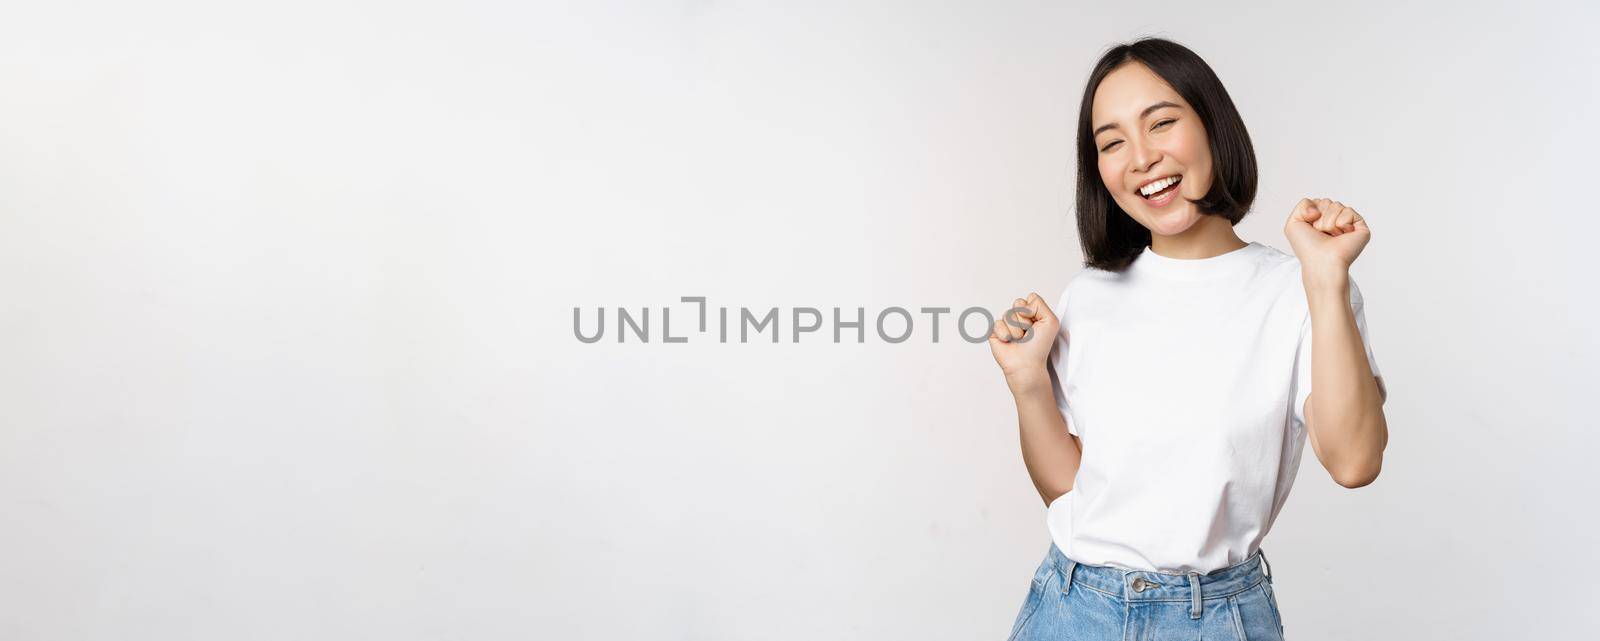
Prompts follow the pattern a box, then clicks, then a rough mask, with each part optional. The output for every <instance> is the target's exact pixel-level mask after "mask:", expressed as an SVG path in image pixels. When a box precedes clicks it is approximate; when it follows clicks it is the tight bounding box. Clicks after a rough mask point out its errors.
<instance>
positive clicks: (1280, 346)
mask: <svg viewBox="0 0 1600 641" xmlns="http://www.w3.org/2000/svg"><path fill="white" fill-rule="evenodd" d="M1350 303H1351V306H1352V309H1353V311H1354V313H1355V319H1356V326H1357V327H1358V328H1359V330H1360V333H1361V340H1362V342H1363V343H1364V344H1365V347H1366V352H1367V363H1368V364H1369V365H1370V366H1371V368H1372V373H1373V374H1374V375H1378V373H1379V372H1378V364H1377V361H1376V360H1375V359H1374V358H1373V355H1372V345H1371V343H1370V341H1368V339H1367V323H1366V317H1365V314H1364V312H1363V309H1362V300H1361V290H1360V289H1359V288H1357V287H1356V283H1355V280H1354V279H1351V281H1350ZM1054 311H1055V312H1056V313H1057V314H1058V316H1059V317H1060V319H1061V321H1062V322H1061V329H1062V332H1061V334H1059V335H1058V336H1057V337H1056V343H1055V346H1054V347H1053V348H1052V350H1051V353H1050V357H1049V370H1050V374H1051V382H1052V384H1053V386H1054V387H1055V397H1056V405H1057V406H1058V407H1059V408H1060V409H1061V414H1062V417H1063V418H1065V419H1066V421H1067V426H1068V430H1069V431H1070V432H1072V433H1073V434H1075V435H1077V436H1078V437H1079V438H1080V439H1081V440H1082V442H1083V460H1082V463H1081V465H1080V466H1079V468H1078V475H1077V477H1076V480H1075V482H1074V484H1073V489H1072V491H1070V492H1067V493H1066V494H1063V495H1062V496H1061V497H1059V498H1057V499H1056V500H1055V501H1053V502H1052V503H1051V504H1050V506H1049V507H1047V508H1046V522H1047V523H1048V525H1049V528H1050V536H1051V538H1052V540H1054V541H1055V543H1056V546H1057V547H1059V548H1060V549H1061V551H1062V553H1063V554H1066V555H1067V557H1069V558H1072V559H1074V560H1077V561H1079V562H1082V563H1088V564H1091V565H1107V566H1112V567H1119V568H1123V569H1131V570H1146V571H1157V572H1180V573H1182V572H1189V571H1196V572H1200V573H1202V574H1204V573H1208V572H1211V571H1213V570H1217V569H1220V568H1225V567H1228V566H1230V565H1233V564H1236V563H1239V562H1241V561H1244V560H1245V559H1247V558H1249V557H1250V555H1252V554H1254V553H1255V551H1256V549H1257V548H1258V547H1259V546H1260V544H1261V540H1262V538H1263V537H1265V536H1266V535H1267V531H1268V530H1269V529H1271V527H1272V523H1273V521H1274V520H1275V519H1276V518H1277V516H1278V512H1279V510H1280V509H1281V508H1282V507H1283V503H1284V500H1285V499H1287V498H1288V496H1289V489H1290V488H1291V487H1292V486H1293V485H1294V480H1295V473H1296V472H1297V471H1298V469H1299V466H1300V453H1301V450H1302V447H1303V445H1304V443H1305V438H1306V429H1305V414H1304V410H1303V408H1304V404H1305V400H1306V397H1307V396H1309V395H1310V394H1311V317H1310V308H1309V305H1308V304H1307V302H1306V294H1305V287H1304V285H1303V284H1302V283H1301V280H1300V261H1299V260H1298V259H1296V258H1295V257H1294V256H1293V255H1291V254H1288V253H1285V252H1283V251H1281V250H1278V249H1276V248H1274V247H1271V246H1268V245H1263V244H1261V243H1255V242H1252V243H1250V244H1249V245H1248V246H1246V247H1243V248H1240V249H1237V250H1234V251H1231V252H1228V253H1226V254H1222V255H1220V256H1214V257H1211V258H1202V259H1178V258H1167V257H1164V256H1161V255H1160V254H1156V253H1155V252H1153V251H1151V249H1150V248H1149V247H1146V248H1145V249H1144V252H1143V253H1142V254H1140V255H1139V257H1138V258H1137V259H1136V260H1135V261H1134V262H1133V264H1132V265H1130V266H1129V267H1128V269H1127V270H1126V271H1124V272H1122V273H1116V272H1109V271H1105V270H1100V269H1094V268H1089V269H1085V270H1084V271H1083V272H1080V273H1079V274H1078V275H1077V276H1076V277H1074V278H1073V279H1072V281H1071V282H1070V283H1069V284H1068V285H1067V288H1066V290H1065V291H1064V292H1062V294H1061V299H1060V300H1059V301H1058V302H1057V303H1056V306H1055V308H1054ZM1379 387H1380V390H1381V391H1383V396H1384V397H1385V399H1387V391H1386V390H1383V385H1382V379H1381V378H1380V379H1379Z"/></svg>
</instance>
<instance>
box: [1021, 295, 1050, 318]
mask: <svg viewBox="0 0 1600 641" xmlns="http://www.w3.org/2000/svg"><path fill="white" fill-rule="evenodd" d="M1028 304H1029V306H1031V307H1033V319H1034V321H1035V322H1046V321H1048V322H1055V320H1056V314H1055V312H1054V311H1052V310H1051V309H1050V305H1049V304H1047V303H1045V302H1044V297H1043V296H1040V295H1039V293H1038V292H1033V293H1031V294H1028Z"/></svg>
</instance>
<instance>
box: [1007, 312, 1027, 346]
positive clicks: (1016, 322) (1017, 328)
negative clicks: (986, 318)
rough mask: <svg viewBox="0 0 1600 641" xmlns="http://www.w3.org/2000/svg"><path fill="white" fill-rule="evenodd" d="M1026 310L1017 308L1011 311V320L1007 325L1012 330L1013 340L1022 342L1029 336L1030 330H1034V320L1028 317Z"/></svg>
mask: <svg viewBox="0 0 1600 641" xmlns="http://www.w3.org/2000/svg"><path fill="white" fill-rule="evenodd" d="M1026 313H1027V312H1026V309H1024V308H1015V309H1012V310H1011V316H1010V318H1011V320H1010V322H1008V323H1006V326H1007V327H1010V328H1011V340H1021V339H1022V338H1023V337H1025V336H1027V335H1028V330H1031V329H1033V319H1032V318H1029V317H1028V316H1026Z"/></svg>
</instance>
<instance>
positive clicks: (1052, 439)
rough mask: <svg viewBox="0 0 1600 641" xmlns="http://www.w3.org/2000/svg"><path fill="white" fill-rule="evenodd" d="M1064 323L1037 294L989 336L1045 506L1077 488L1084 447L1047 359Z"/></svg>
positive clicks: (1014, 308) (1025, 456) (1015, 303)
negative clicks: (1070, 425)
mask: <svg viewBox="0 0 1600 641" xmlns="http://www.w3.org/2000/svg"><path fill="white" fill-rule="evenodd" d="M1060 330H1061V324H1060V321H1059V320H1058V319H1057V318H1056V315H1055V313H1054V312H1052V311H1051V310H1050V306H1049V305H1046V304H1045V302H1044V299H1042V298H1040V297H1039V295H1038V294H1037V293H1033V294H1029V295H1028V297H1027V298H1025V299H1024V298H1019V299H1017V300H1015V301H1013V302H1012V308H1011V309H1010V310H1007V312H1006V313H1005V314H1004V315H1003V317H1002V318H1000V319H999V320H996V321H995V326H994V331H992V332H991V333H990V334H989V348H990V350H991V351H993V352H994V358H995V361H996V362H997V363H999V364H1000V369H1001V371H1002V372H1004V373H1005V376H1006V386H1007V387H1008V388H1010V389H1011V397H1012V399H1013V400H1015V401H1016V403H1017V425H1018V430H1019V431H1020V432H1021V434H1022V462H1023V464H1024V465H1026V466H1027V468H1028V476H1030V477H1032V478H1033V487H1034V488H1035V489H1037V490H1038V491H1039V498H1042V499H1044V504H1045V505H1046V506H1048V505H1050V503H1051V502H1052V501H1054V500H1055V499H1056V498H1057V497H1059V496H1061V495H1062V494H1066V493H1067V492H1068V491H1071V490H1072V483H1073V479H1074V478H1076V477H1077V476H1078V461H1079V460H1080V459H1081V458H1082V456H1083V446H1082V444H1081V442H1080V441H1079V440H1078V438H1077V437H1075V436H1073V435H1072V434H1071V433H1070V432H1068V431H1067V421H1066V419H1065V418H1062V416H1061V410H1060V409H1058V408H1057V407H1056V402H1055V390H1054V389H1053V388H1052V385H1053V383H1051V381H1050V372H1049V370H1048V367H1049V365H1048V359H1049V357H1050V349H1051V347H1052V345H1054V343H1055V341H1056V337H1057V333H1058V332H1059V331H1060Z"/></svg>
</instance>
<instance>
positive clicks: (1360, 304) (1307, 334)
mask: <svg viewBox="0 0 1600 641" xmlns="http://www.w3.org/2000/svg"><path fill="white" fill-rule="evenodd" d="M1350 309H1351V311H1353V312H1355V317H1356V329H1357V330H1358V331H1359V332H1360V333H1361V345H1362V348H1363V349H1365V350H1366V352H1367V365H1368V367H1370V368H1371V369H1372V375H1373V376H1375V377H1377V379H1378V396H1379V398H1380V399H1381V401H1380V402H1387V401H1388V400H1389V390H1388V388H1387V387H1385V386H1384V383H1383V373H1382V372H1381V371H1379V370H1378V359H1377V358H1376V357H1375V356H1373V354H1372V339H1371V337H1370V336H1369V335H1368V333H1367V315H1366V305H1365V300H1363V299H1362V297H1361V288H1360V287H1357V286H1356V279H1355V278H1354V277H1352V278H1351V279H1350ZM1291 389H1292V390H1293V394H1291V397H1292V398H1293V399H1294V408H1293V412H1294V427H1295V428H1296V429H1304V428H1305V424H1306V409H1305V408H1306V399H1307V398H1309V397H1310V396H1311V317H1310V316H1307V317H1306V320H1305V324H1304V325H1303V326H1301V328H1300V348H1299V350H1298V351H1297V352H1296V354H1295V370H1294V382H1293V385H1292V387H1291Z"/></svg>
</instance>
